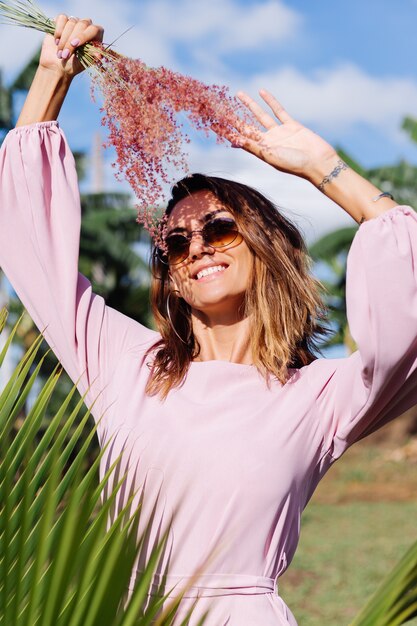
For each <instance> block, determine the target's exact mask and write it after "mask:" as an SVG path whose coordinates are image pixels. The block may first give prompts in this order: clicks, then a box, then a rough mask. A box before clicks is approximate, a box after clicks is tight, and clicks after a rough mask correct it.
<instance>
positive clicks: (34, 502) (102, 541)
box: [0, 311, 203, 626]
mask: <svg viewBox="0 0 417 626" xmlns="http://www.w3.org/2000/svg"><path fill="white" fill-rule="evenodd" d="M5 317H6V314H5V312H4V311H0V329H1V328H3V327H4V323H5ZM16 328H17V326H16V327H14V328H13V330H12V332H11V334H10V337H9V340H8V342H7V345H6V347H5V348H4V349H3V351H2V358H4V356H5V354H6V352H7V350H8V349H9V348H10V346H11V345H12V339H13V337H14V336H15V334H16ZM41 341H42V338H41V337H39V338H37V339H36V340H35V342H34V343H33V345H32V346H31V347H30V348H29V350H28V351H27V352H26V353H25V354H24V355H23V357H22V358H21V360H20V362H19V363H18V364H17V366H16V368H15V370H14V372H13V374H12V375H11V377H10V380H9V381H8V382H7V384H6V385H5V387H4V389H3V391H2V393H1V394H0V454H1V459H2V463H1V466H0V624H1V625H2V626H50V625H51V624H54V626H55V625H56V626H81V625H82V626H98V625H100V626H110V625H111V626H133V625H135V626H136V625H139V626H140V625H143V626H145V624H151V623H152V624H155V623H157V624H159V625H160V626H169V625H170V624H172V623H173V620H174V619H175V615H176V614H177V610H178V606H179V603H180V600H181V597H180V596H179V597H177V598H175V599H174V600H172V601H171V602H170V603H168V605H167V607H166V608H165V610H164V611H162V609H161V607H162V605H163V603H164V602H165V601H166V600H167V597H168V594H167V595H166V596H164V595H163V584H162V583H161V584H160V585H159V586H158V589H157V594H156V595H155V596H150V586H151V584H152V583H153V579H154V575H155V572H156V571H157V569H158V568H159V567H160V562H161V557H162V555H163V553H164V550H165V547H166V541H167V537H168V533H169V530H170V528H167V530H166V531H165V533H164V534H163V536H162V537H161V538H160V539H159V540H158V542H155V544H154V545H153V546H152V548H153V549H152V551H151V555H150V557H149V559H148V560H147V563H146V567H145V570H144V571H143V572H142V574H141V576H140V577H139V579H138V581H137V583H136V585H135V587H134V589H133V590H132V592H131V595H130V597H127V594H126V590H127V588H128V585H129V581H130V578H131V573H132V570H133V568H134V564H135V562H136V560H137V559H138V558H140V556H141V551H142V550H148V547H149V535H150V532H151V525H152V517H153V515H155V512H156V505H157V502H155V504H154V508H153V511H152V514H151V516H150V520H149V524H147V525H146V527H145V530H144V531H143V532H142V533H141V534H140V536H139V537H138V528H139V522H140V514H141V506H138V507H136V508H135V509H134V510H133V511H132V505H133V498H134V497H135V495H136V494H134V493H133V494H131V496H130V498H129V499H128V500H127V502H126V503H125V504H124V507H123V509H122V510H121V511H120V512H119V513H118V514H117V515H114V511H115V510H116V499H117V497H118V494H119V492H120V489H121V488H122V487H123V485H124V482H125V478H126V477H125V476H119V475H118V472H117V469H118V461H119V459H116V460H115V461H114V463H113V465H112V467H110V468H109V469H108V470H107V472H106V474H105V476H104V477H103V478H102V479H101V481H98V480H97V476H98V470H99V465H100V462H101V460H102V457H103V454H105V452H106V448H104V449H103V450H101V452H100V453H99V454H98V455H97V456H96V458H95V460H94V461H93V463H92V464H91V465H90V466H88V467H87V469H86V459H87V458H88V455H89V453H90V450H91V446H92V442H93V439H94V437H95V434H96V428H97V426H95V427H92V428H88V429H87V425H88V422H89V421H90V414H89V411H85V412H84V414H83V415H82V416H81V419H80V411H81V408H82V406H83V400H84V399H83V398H81V399H80V401H79V402H78V403H77V405H76V407H75V408H74V409H73V410H72V411H71V412H70V414H69V415H67V409H68V407H69V406H70V401H71V397H72V395H73V394H74V393H75V387H74V388H73V389H72V391H71V393H70V395H69V396H68V398H66V399H65V401H64V402H63V404H62V406H61V407H60V409H59V411H58V412H57V413H56V414H55V415H54V416H53V418H52V419H51V420H49V421H48V422H47V427H46V428H45V429H44V432H43V433H42V434H40V429H41V425H42V424H43V423H44V419H45V415H46V412H47V409H48V405H49V403H50V401H51V399H52V397H53V394H54V392H55V389H56V386H57V383H58V380H59V376H60V368H57V369H56V370H54V371H53V372H52V373H51V375H50V376H49V378H48V379H47V380H46V382H45V383H44V384H43V386H42V388H41V389H40V391H39V392H38V394H37V396H36V398H34V399H33V401H32V402H31V404H32V408H31V410H30V411H29V413H28V414H27V416H24V415H22V410H23V408H24V407H25V405H26V400H27V398H28V397H29V396H31V395H33V390H34V388H35V382H36V381H37V379H38V376H39V374H40V371H41V365H42V359H41V361H40V363H37V362H36V361H37V357H38V354H39V350H40V346H41ZM0 362H1V361H0ZM115 477H116V479H115ZM109 481H111V482H109ZM114 483H116V484H114ZM110 485H111V488H110ZM104 492H106V493H107V492H109V493H108V495H107V497H106V500H105V501H104V503H102V502H101V500H102V497H103V493H104ZM110 513H112V514H113V517H115V519H114V520H113V521H112V523H111V525H109V517H110V515H109V514H110ZM191 584H193V581H192V580H191V581H190V585H191ZM155 619H156V620H157V621H156V622H155V621H154V620H155ZM187 621H188V620H187ZM202 623H203V620H201V624H202Z"/></svg>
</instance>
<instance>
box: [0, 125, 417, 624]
mask: <svg viewBox="0 0 417 626" xmlns="http://www.w3.org/2000/svg"><path fill="white" fill-rule="evenodd" d="M0 167H1V202H0V265H1V267H2V268H3V269H4V271H5V273H6V275H7V276H8V277H9V279H10V281H11V283H12V284H13V286H14V288H15V289H16V291H17V293H18V295H19V297H20V298H21V300H22V301H23V303H24V304H25V306H26V307H27V309H28V311H29V313H30V314H31V315H32V317H33V319H34V321H35V322H36V324H37V326H38V327H39V328H40V329H45V328H46V331H45V335H46V338H47V340H48V342H49V343H50V345H51V346H52V348H53V350H54V351H55V352H56V354H57V356H58V358H59V359H60V360H61V362H62V364H63V365H64V367H65V369H66V370H67V372H68V373H69V375H70V376H71V378H72V379H73V380H74V381H77V380H78V379H79V378H80V377H81V379H80V382H79V389H80V391H81V392H85V391H86V389H87V387H88V386H89V385H92V387H91V389H90V391H89V393H88V401H89V402H91V401H92V400H93V399H95V398H96V397H97V395H98V392H101V394H100V395H99V397H98V400H97V402H96V404H95V407H94V415H95V417H96V418H97V419H98V418H100V417H101V416H104V417H103V419H102V420H101V421H100V424H99V438H100V443H101V444H104V443H105V442H106V441H108V439H109V437H111V436H112V437H113V439H112V443H111V445H110V447H109V449H108V453H107V454H106V458H105V460H104V463H103V468H102V470H103V471H104V470H105V468H106V467H107V466H108V465H109V463H111V462H112V460H114V458H115V456H116V455H118V454H119V453H120V452H121V451H122V450H123V451H124V453H123V469H127V470H128V481H129V485H128V489H126V490H125V491H124V492H123V494H121V496H120V499H119V505H122V504H123V498H126V497H127V495H128V493H129V491H130V489H135V490H136V489H139V494H140V488H143V489H144V491H145V506H144V519H146V515H145V512H149V510H150V509H151V507H152V504H153V502H154V501H157V509H156V516H155V519H154V522H153V530H152V533H153V534H152V539H151V543H152V541H153V540H155V539H157V538H158V536H159V533H160V531H161V529H163V528H164V527H165V524H168V523H169V521H170V519H171V516H172V515H173V513H174V512H175V516H174V521H173V525H172V528H171V531H170V534H169V540H168V544H167V549H166V552H165V554H164V563H163V566H165V565H166V564H169V572H170V574H169V578H168V583H169V584H168V587H169V588H171V587H174V585H177V586H176V587H175V590H174V592H173V593H176V592H177V591H178V590H179V589H181V586H182V585H183V584H184V583H186V581H187V579H188V578H189V577H190V576H191V575H192V574H193V573H194V572H195V571H196V570H197V568H198V567H200V566H201V565H202V564H205V569H204V572H203V574H202V575H201V576H200V577H199V579H198V581H197V582H196V583H195V584H194V586H193V588H192V589H191V591H189V592H188V594H187V595H186V597H185V598H184V600H183V601H182V611H183V612H182V613H181V615H184V614H185V611H186V609H187V608H188V607H189V606H190V604H191V603H192V602H193V601H194V600H195V598H196V597H198V602H197V608H196V610H195V612H194V617H193V618H192V619H191V621H190V626H195V625H196V624H197V623H198V619H199V617H201V615H202V613H203V612H205V611H206V610H207V609H208V608H210V614H209V618H208V620H207V622H206V623H207V626H226V625H227V626H257V625H259V626H284V625H288V624H290V625H292V626H294V625H295V624H296V621H295V619H294V617H293V615H292V613H291V611H290V610H289V609H288V608H287V606H286V604H285V602H284V601H283V600H282V599H281V597H280V596H279V594H278V583H277V581H278V579H279V576H280V575H281V574H282V573H283V572H284V571H285V570H286V568H287V567H288V565H289V563H290V562H291V560H292V558H293V555H294V552H295V550H296V547H297V542H298V537H299V532H300V517H301V512H302V511H303V509H304V507H305V506H306V504H307V502H308V500H309V498H310V497H311V495H312V493H313V491H314V489H315V487H316V486H317V484H318V482H319V481H320V479H321V478H322V476H323V475H324V474H325V473H326V471H327V470H328V469H329V467H330V466H331V465H332V463H333V462H334V461H335V460H336V459H338V458H339V457H340V456H341V455H342V454H343V452H344V451H345V450H346V449H347V448H348V447H349V446H350V445H351V444H352V443H354V442H355V441H357V440H358V439H360V438H361V437H364V436H365V435H367V434H369V433H370V432H372V431H374V430H375V429H377V428H379V427H380V426H382V425H383V424H385V423H386V422H387V421H388V420H391V419H393V418H394V417H396V416H397V415H399V414H401V413H402V412H403V411H405V410H406V409H408V408H409V407H410V406H412V405H414V404H417V373H416V357H417V278H416V272H417V216H416V214H415V213H414V211H413V210H412V209H411V208H409V207H395V208H394V209H391V210H390V211H388V212H386V213H384V214H382V215H381V216H379V217H378V218H375V219H372V220H369V221H367V222H365V223H364V224H363V225H361V226H360V228H359V230H358V233H357V235H356V236H355V240H354V242H353V244H352V247H351V250H350V253H349V259H348V277H347V304H348V318H349V324H350V329H351V332H352V335H353V337H354V338H355V340H356V342H357V344H358V346H359V350H358V351H357V352H355V353H354V354H352V356H350V357H349V358H343V359H318V360H316V361H314V362H313V363H312V364H310V365H308V366H306V367H303V368H301V369H299V370H292V372H291V374H292V375H291V377H290V379H289V381H288V382H287V383H286V384H285V385H282V384H280V383H279V382H273V384H272V385H271V387H270V388H269V389H268V387H267V386H266V384H265V382H264V380H263V379H262V377H261V376H260V375H259V374H258V373H257V371H256V369H255V368H254V367H252V366H250V365H241V364H236V363H229V362H223V361H207V362H202V363H198V362H195V363H192V364H191V367H190V370H189V373H188V375H187V378H186V380H185V383H184V384H183V385H182V387H180V388H178V389H175V390H174V391H172V392H171V393H170V394H169V396H168V399H167V400H166V401H165V402H161V401H160V400H159V399H158V398H155V397H148V396H146V395H145V391H144V390H145V384H146V381H147V377H148V375H149V368H148V366H147V362H146V359H144V353H145V350H146V349H147V348H148V347H149V346H150V345H151V344H152V343H153V342H155V340H156V339H157V338H158V335H157V333H155V332H154V331H151V330H148V329H147V328H144V327H143V326H141V325H140V324H138V323H136V322H134V321H132V320H131V319H129V318H126V317H125V316H123V315H121V314H120V313H118V312H117V311H115V310H113V309H111V308H109V307H107V306H106V305H105V303H104V301H103V299H102V298H101V297H99V296H97V295H94V294H93V293H92V291H91V286H90V283H89V282H88V280H87V279H86V278H85V277H83V276H81V275H79V274H78V269H77V261H78V246H79V230H80V201H79V191H78V185H77V177H76V172H75V168H74V160H73V156H72V154H71V152H70V150H69V147H68V145H67V142H66V140H65V137H64V135H63V134H62V132H61V130H60V128H59V126H58V124H57V123H56V122H45V123H38V124H33V125H30V126H26V127H20V128H18V129H15V130H13V131H11V132H10V133H9V135H8V137H7V138H6V140H5V142H4V145H3V147H2V151H1V160H0ZM138 498H139V495H138ZM178 505H179V506H178ZM147 514H148V513H147ZM213 550H214V552H213ZM210 554H211V555H212V557H211V560H209V561H208V562H206V557H208V555H210ZM335 558H337V555H335ZM143 559H146V554H143V555H141V559H139V561H138V563H137V571H139V572H140V570H141V567H143V562H144V561H143ZM323 575H325V573H324V574H323ZM134 577H135V574H133V579H134ZM347 584H349V581H347ZM179 623H180V621H179V620H178V624H179Z"/></svg>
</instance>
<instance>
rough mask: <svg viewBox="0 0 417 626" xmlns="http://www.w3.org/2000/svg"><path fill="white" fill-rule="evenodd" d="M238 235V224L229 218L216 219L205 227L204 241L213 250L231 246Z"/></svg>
mask: <svg viewBox="0 0 417 626" xmlns="http://www.w3.org/2000/svg"><path fill="white" fill-rule="evenodd" d="M238 235H239V231H238V229H237V225H236V222H235V221H234V220H233V219H231V218H227V217H219V218H217V219H214V220H212V221H211V222H209V223H208V224H206V225H205V227H204V240H205V241H206V243H207V244H208V245H209V246H213V248H223V247H224V246H228V245H230V244H231V243H233V241H234V240H235V239H236V237H237V236H238Z"/></svg>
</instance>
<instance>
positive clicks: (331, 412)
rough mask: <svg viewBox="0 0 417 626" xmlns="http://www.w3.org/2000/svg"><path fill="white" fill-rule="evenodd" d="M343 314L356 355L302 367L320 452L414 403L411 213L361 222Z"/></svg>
mask: <svg viewBox="0 0 417 626" xmlns="http://www.w3.org/2000/svg"><path fill="white" fill-rule="evenodd" d="M346 302H347V316H348V323H349V328H350V331H351V334H352V336H353V338H354V340H355V342H356V344H357V346H358V350H357V351H356V352H355V353H353V354H352V355H351V356H350V357H348V358H346V359H334V360H332V359H318V360H317V361H315V362H313V363H312V364H311V366H309V370H310V371H309V372H308V378H309V382H310V385H311V386H312V387H313V389H314V393H315V402H316V409H317V417H318V419H319V420H320V425H321V427H322V432H323V446H324V452H325V453H326V454H327V455H328V458H329V461H330V462H332V460H334V459H337V458H338V457H340V456H341V454H343V452H344V451H345V450H346V449H347V448H348V447H349V446H350V445H351V444H352V443H354V442H355V441H357V440H359V439H361V438H363V437H365V436H366V435H368V434H370V433H371V432H373V431H375V430H377V429H378V428H380V427H381V426H383V425H384V424H386V423H387V422H388V421H390V420H392V419H394V418H395V417H397V416H398V415H401V414H402V413H403V412H404V411H406V410H407V409H409V408H410V407H412V406H413V405H415V404H417V371H416V370H417V214H416V213H415V212H414V210H413V209H412V208H410V207H405V206H404V207H400V206H397V207H394V208H392V209H390V210H389V211H386V212H385V213H382V214H381V215H379V216H378V217H376V218H374V219H371V220H368V221H367V222H364V223H363V224H362V225H361V226H360V227H359V229H358V232H357V233H356V235H355V238H354V241H353V243H352V246H351V249H350V251H349V255H348V261H347V284H346Z"/></svg>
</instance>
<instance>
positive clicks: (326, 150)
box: [236, 90, 336, 182]
mask: <svg viewBox="0 0 417 626" xmlns="http://www.w3.org/2000/svg"><path fill="white" fill-rule="evenodd" d="M237 95H238V98H239V99H240V100H241V101H242V103H243V104H244V105H245V106H246V107H247V108H248V109H249V110H250V111H251V112H252V113H253V115H254V116H255V118H256V119H257V121H258V122H259V124H260V125H261V126H262V127H263V128H264V129H265V130H264V131H263V132H262V131H260V130H259V129H257V130H255V129H254V127H251V126H248V127H247V130H248V132H247V134H240V135H239V136H238V139H237V142H236V143H237V145H238V146H239V147H241V148H243V149H244V150H247V151H248V152H251V153H252V154H254V155H255V156H257V157H258V158H260V159H262V160H263V161H265V162H266V163H269V164H270V165H272V166H273V167H275V168H276V169H278V170H280V171H282V172H287V173H289V174H295V175H297V176H301V177H303V178H307V179H308V180H310V181H312V182H316V180H315V178H316V176H315V172H316V170H317V165H318V164H319V163H323V162H324V161H327V160H330V159H332V158H333V157H334V155H335V154H336V152H335V150H334V148H332V146H331V145H330V144H328V143H327V142H326V141H325V140H324V139H322V138H321V137H320V136H319V135H316V133H314V132H313V131H311V130H310V129H308V128H306V127H305V126H303V125H302V124H300V123H299V122H297V121H296V120H294V119H293V118H292V117H291V116H290V115H289V114H288V113H287V112H286V110H285V109H284V108H283V106H282V105H281V104H280V103H279V102H278V100H276V98H274V96H272V95H271V94H270V93H269V92H267V91H264V90H262V91H260V95H261V97H262V98H263V100H264V101H265V102H266V103H267V104H268V106H269V107H270V109H271V111H272V112H273V114H274V116H275V117H272V116H271V115H270V114H269V113H267V112H266V111H264V109H263V108H262V107H261V106H260V105H259V104H257V103H256V102H255V101H254V100H253V99H252V98H251V97H250V96H248V95H247V94H246V93H244V92H239V93H238V94H237Z"/></svg>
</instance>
